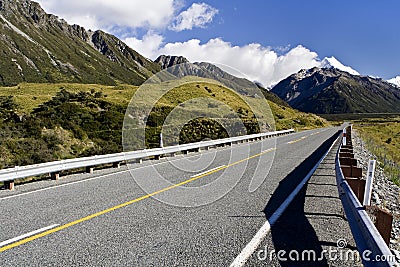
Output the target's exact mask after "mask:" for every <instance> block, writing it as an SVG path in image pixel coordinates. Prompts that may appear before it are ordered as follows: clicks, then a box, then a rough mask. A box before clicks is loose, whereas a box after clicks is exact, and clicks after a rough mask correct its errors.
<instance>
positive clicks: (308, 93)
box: [272, 68, 400, 114]
mask: <svg viewBox="0 0 400 267" xmlns="http://www.w3.org/2000/svg"><path fill="white" fill-rule="evenodd" d="M272 92H273V93H275V94H277V95H278V96H279V97H280V98H282V99H283V100H285V101H286V102H288V103H289V105H291V106H292V107H294V108H296V109H299V110H301V111H304V112H312V113H316V114H340V113H392V112H400V90H398V88H396V87H395V86H393V85H392V84H390V83H388V82H386V81H384V80H382V79H379V78H378V79H377V78H372V77H368V76H359V75H352V74H350V73H348V72H345V71H341V70H339V69H336V68H323V69H321V68H313V69H309V70H301V71H299V72H298V73H295V74H293V75H291V76H289V77H288V78H286V79H284V80H282V81H281V82H279V83H278V84H277V85H276V86H275V87H274V88H272Z"/></svg>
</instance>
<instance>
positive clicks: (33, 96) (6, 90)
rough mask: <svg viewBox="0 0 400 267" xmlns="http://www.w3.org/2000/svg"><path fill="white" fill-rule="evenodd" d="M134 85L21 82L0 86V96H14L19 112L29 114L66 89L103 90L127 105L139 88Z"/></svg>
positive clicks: (74, 90)
mask: <svg viewBox="0 0 400 267" xmlns="http://www.w3.org/2000/svg"><path fill="white" fill-rule="evenodd" d="M137 88H138V87H137V86H134V85H118V86H107V85H99V84H75V83H21V84H19V85H17V86H13V87H0V96H9V95H11V96H14V99H15V101H16V103H17V104H18V105H19V106H20V109H19V110H18V112H20V113H24V114H28V113H30V112H32V111H33V109H35V108H37V107H39V106H40V104H43V103H44V102H47V101H49V100H51V99H52V98H53V97H54V96H55V95H56V94H57V92H59V91H60V90H61V89H65V90H67V91H69V92H72V93H78V92H80V91H82V92H92V90H94V91H96V92H101V93H102V94H103V96H104V98H105V100H107V101H109V102H111V103H114V104H118V105H122V106H127V105H128V103H129V101H130V99H131V98H132V96H133V95H134V93H135V91H136V90H137Z"/></svg>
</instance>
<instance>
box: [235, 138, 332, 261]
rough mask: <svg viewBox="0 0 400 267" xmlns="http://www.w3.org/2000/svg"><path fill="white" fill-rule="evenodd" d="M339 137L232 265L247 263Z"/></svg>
mask: <svg viewBox="0 0 400 267" xmlns="http://www.w3.org/2000/svg"><path fill="white" fill-rule="evenodd" d="M339 138H340V135H339V136H338V138H337V139H336V140H335V142H333V144H332V145H331V147H330V148H329V149H328V151H327V152H326V153H325V154H324V155H323V156H322V158H321V159H320V160H319V161H318V162H317V164H316V165H315V166H314V168H312V169H311V170H310V172H309V173H308V174H307V175H306V177H304V179H303V180H302V181H301V182H300V184H299V185H298V186H297V187H296V188H295V189H294V190H293V192H292V193H291V194H290V195H289V196H288V197H287V198H286V200H285V201H284V202H283V203H282V204H281V205H280V206H279V208H278V209H277V210H276V211H275V212H274V213H273V214H272V215H271V217H270V218H269V220H267V221H266V222H265V223H264V225H263V226H261V228H260V230H258V232H257V233H256V234H255V236H254V237H253V238H252V239H251V240H250V242H249V243H248V244H247V245H246V247H245V248H244V249H243V250H242V251H241V252H240V254H239V255H238V256H237V257H236V258H235V259H234V260H233V262H232V263H231V265H230V267H242V266H244V264H245V263H246V261H247V260H248V259H249V258H250V256H251V255H252V254H253V253H254V251H255V250H256V249H257V247H258V246H259V245H260V244H261V242H262V240H263V239H264V238H265V236H266V235H267V234H268V233H269V231H270V230H271V225H273V224H274V223H275V222H276V221H277V220H278V219H279V217H280V216H281V215H282V213H283V212H284V211H285V209H286V208H287V207H288V206H289V204H290V203H291V202H292V200H293V199H294V198H295V197H296V195H297V194H298V193H299V192H300V190H301V189H302V188H303V187H304V185H305V184H306V183H307V182H308V180H309V179H310V178H311V176H312V175H313V174H314V172H315V170H316V169H317V168H318V166H319V165H320V164H321V162H322V161H323V160H324V159H325V158H326V156H327V155H328V153H329V152H330V151H331V150H332V148H333V146H334V145H335V144H336V143H337V141H338V140H339Z"/></svg>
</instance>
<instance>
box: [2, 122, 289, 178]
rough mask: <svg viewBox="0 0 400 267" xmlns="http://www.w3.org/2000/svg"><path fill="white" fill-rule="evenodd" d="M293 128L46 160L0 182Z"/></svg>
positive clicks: (13, 170) (254, 137) (14, 171)
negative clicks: (136, 149)
mask: <svg viewBox="0 0 400 267" xmlns="http://www.w3.org/2000/svg"><path fill="white" fill-rule="evenodd" d="M293 132H294V130H293V129H290V130H284V131H276V132H269V133H261V134H252V135H244V136H236V137H230V138H224V139H217V140H210V141H202V142H197V143H190V144H184V145H176V146H169V147H163V148H154V149H145V150H139V151H131V152H122V153H116V154H108V155H99V156H92V157H83V158H75V159H67V160H61V161H53V162H46V163H41V164H36V165H29V166H23V167H19V166H17V167H14V168H9V169H2V170H0V182H8V181H14V180H18V179H22V178H26V177H33V176H38V175H43V174H48V173H59V172H61V171H65V170H72V169H79V168H85V167H86V168H88V167H93V166H98V165H103V164H111V163H119V162H123V161H131V160H141V159H144V158H148V157H152V156H161V155H166V154H172V153H177V152H184V151H189V150H196V149H201V148H208V147H212V146H218V145H224V144H232V143H235V142H240V141H252V140H258V139H263V138H268V137H273V136H280V135H285V134H289V133H293Z"/></svg>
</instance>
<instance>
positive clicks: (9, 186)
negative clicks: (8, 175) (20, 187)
mask: <svg viewBox="0 0 400 267" xmlns="http://www.w3.org/2000/svg"><path fill="white" fill-rule="evenodd" d="M4 188H5V189H6V190H14V189H15V185H14V180H11V181H5V182H4Z"/></svg>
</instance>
